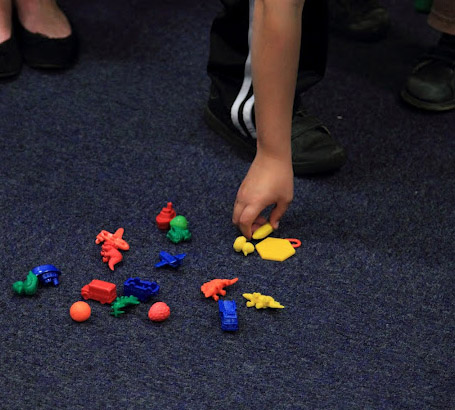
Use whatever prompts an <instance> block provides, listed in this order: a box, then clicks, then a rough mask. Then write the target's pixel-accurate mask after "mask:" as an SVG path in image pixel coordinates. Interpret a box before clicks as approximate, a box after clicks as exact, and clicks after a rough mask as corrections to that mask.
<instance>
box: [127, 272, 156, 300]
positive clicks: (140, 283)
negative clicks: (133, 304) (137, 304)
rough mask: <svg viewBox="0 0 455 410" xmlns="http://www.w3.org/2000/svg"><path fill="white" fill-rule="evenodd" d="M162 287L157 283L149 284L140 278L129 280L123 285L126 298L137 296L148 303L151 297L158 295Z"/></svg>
mask: <svg viewBox="0 0 455 410" xmlns="http://www.w3.org/2000/svg"><path fill="white" fill-rule="evenodd" d="M159 290H160V286H159V285H158V284H157V283H156V282H148V281H146V280H141V279H140V278H129V279H127V280H126V281H125V282H124V283H123V295H124V296H136V297H137V298H138V299H139V300H140V301H141V302H146V301H147V299H149V298H150V297H151V296H154V295H156V294H158V292H159Z"/></svg>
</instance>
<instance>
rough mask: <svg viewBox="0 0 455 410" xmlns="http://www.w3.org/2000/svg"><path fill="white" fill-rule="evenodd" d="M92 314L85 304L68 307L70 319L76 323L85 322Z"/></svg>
mask: <svg viewBox="0 0 455 410" xmlns="http://www.w3.org/2000/svg"><path fill="white" fill-rule="evenodd" d="M91 314H92V309H91V308H90V305H89V304H88V303H87V302H82V301H81V302H76V303H73V304H72V305H71V307H70V316H71V319H73V320H75V321H76V322H85V321H86V320H87V319H88V318H89V317H90V315H91Z"/></svg>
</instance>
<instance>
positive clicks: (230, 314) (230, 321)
mask: <svg viewBox="0 0 455 410" xmlns="http://www.w3.org/2000/svg"><path fill="white" fill-rule="evenodd" d="M218 308H219V311H220V319H221V329H222V330H224V331H228V332H235V331H236V330H238V329H239V322H238V319H237V305H236V304H235V301H234V300H221V299H220V300H218Z"/></svg>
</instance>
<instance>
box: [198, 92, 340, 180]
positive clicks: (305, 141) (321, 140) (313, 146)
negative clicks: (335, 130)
mask: <svg viewBox="0 0 455 410" xmlns="http://www.w3.org/2000/svg"><path fill="white" fill-rule="evenodd" d="M204 118H205V121H206V122H207V124H208V126H209V127H210V128H211V129H212V130H213V131H215V132H216V133H217V134H219V135H220V136H222V137H223V138H224V139H225V140H227V141H228V142H229V143H231V144H233V145H235V146H237V147H238V148H240V149H242V150H243V151H246V152H248V153H250V154H252V155H254V154H255V152H256V140H255V139H254V138H251V137H249V136H244V135H242V134H241V133H240V132H239V131H238V130H237V129H236V128H235V126H234V125H233V124H232V121H231V118H230V115H229V114H228V111H227V109H225V108H224V106H223V104H222V103H221V100H220V98H219V97H218V96H217V94H216V92H213V89H212V92H211V95H210V97H209V101H208V104H207V106H206V108H205V112H204ZM291 140H292V141H291V146H292V165H293V168H294V174H295V175H296V176H303V175H312V174H319V173H327V172H331V171H335V170H337V169H339V168H341V167H342V166H343V165H344V164H345V162H346V154H345V151H344V149H343V147H341V146H340V145H339V144H338V143H337V142H336V141H335V139H334V138H333V137H332V136H331V135H330V132H329V130H328V129H327V128H326V127H325V126H324V125H323V124H322V123H321V121H320V120H318V119H317V118H315V117H313V116H311V115H309V114H307V113H306V112H305V111H304V110H297V112H296V113H295V114H294V118H293V120H292V135H291Z"/></svg>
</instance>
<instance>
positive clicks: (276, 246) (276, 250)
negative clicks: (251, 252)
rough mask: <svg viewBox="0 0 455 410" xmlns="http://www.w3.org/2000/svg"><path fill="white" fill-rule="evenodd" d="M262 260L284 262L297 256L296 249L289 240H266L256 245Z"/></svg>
mask: <svg viewBox="0 0 455 410" xmlns="http://www.w3.org/2000/svg"><path fill="white" fill-rule="evenodd" d="M256 250H257V251H258V253H259V255H260V256H261V258H262V259H267V260H271V261H278V262H283V261H284V260H286V259H287V258H289V257H291V256H292V255H294V254H295V249H294V248H293V247H292V245H291V243H290V242H289V241H288V240H287V239H280V238H266V239H264V240H263V241H262V242H259V243H258V244H257V245H256Z"/></svg>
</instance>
